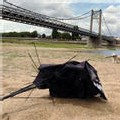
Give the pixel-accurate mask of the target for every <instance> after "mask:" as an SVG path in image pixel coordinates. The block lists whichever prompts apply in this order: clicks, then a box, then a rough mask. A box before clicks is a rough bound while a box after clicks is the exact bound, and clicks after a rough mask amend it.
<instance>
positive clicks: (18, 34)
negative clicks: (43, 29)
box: [2, 31, 38, 38]
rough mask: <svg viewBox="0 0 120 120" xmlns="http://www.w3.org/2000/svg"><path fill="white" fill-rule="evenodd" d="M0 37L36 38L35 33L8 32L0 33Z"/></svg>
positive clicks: (36, 34)
mask: <svg viewBox="0 0 120 120" xmlns="http://www.w3.org/2000/svg"><path fill="white" fill-rule="evenodd" d="M2 37H32V38H35V37H38V33H37V31H33V32H8V33H2Z"/></svg>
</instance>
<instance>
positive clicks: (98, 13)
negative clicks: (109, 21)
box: [88, 9, 102, 47]
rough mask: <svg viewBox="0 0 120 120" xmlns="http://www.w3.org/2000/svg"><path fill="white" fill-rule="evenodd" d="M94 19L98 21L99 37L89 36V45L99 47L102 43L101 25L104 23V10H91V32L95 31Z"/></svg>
mask: <svg viewBox="0 0 120 120" xmlns="http://www.w3.org/2000/svg"><path fill="white" fill-rule="evenodd" d="M94 20H97V22H98V35H99V38H93V37H89V42H88V45H89V46H92V47H97V46H99V45H100V44H101V41H102V34H101V25H102V10H101V9H100V10H91V20H90V32H91V33H92V32H93V23H94Z"/></svg>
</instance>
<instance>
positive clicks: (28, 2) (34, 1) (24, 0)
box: [0, 0, 120, 37]
mask: <svg viewBox="0 0 120 120" xmlns="http://www.w3.org/2000/svg"><path fill="white" fill-rule="evenodd" d="M7 1H8V2H10V3H13V4H15V5H18V6H20V7H23V8H26V9H29V10H32V11H34V12H37V13H40V14H44V15H47V16H51V17H58V18H69V17H75V16H80V15H82V14H84V13H86V12H88V11H90V10H91V9H93V10H99V9H102V14H103V16H104V18H105V21H106V23H107V27H108V28H109V31H108V30H107V28H106V26H105V24H104V22H103V23H102V33H104V34H105V35H112V36H118V37H120V22H119V20H120V12H119V11H120V0H7ZM0 4H2V1H0ZM63 22H67V23H69V24H74V25H79V27H82V28H85V29H89V27H90V18H88V19H84V20H79V21H71V22H70V21H63ZM0 26H2V27H0V33H1V32H11V31H16V32H21V31H30V32H32V31H34V30H37V31H38V33H39V34H43V33H45V34H47V35H50V34H51V31H52V30H51V29H48V28H43V27H37V26H32V25H26V24H22V23H16V22H10V21H4V20H0ZM97 30H98V24H97V21H96V20H94V31H97Z"/></svg>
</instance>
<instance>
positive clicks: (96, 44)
mask: <svg viewBox="0 0 120 120" xmlns="http://www.w3.org/2000/svg"><path fill="white" fill-rule="evenodd" d="M87 45H88V46H89V47H94V48H97V47H100V46H101V39H99V38H93V37H89V40H88V43H87Z"/></svg>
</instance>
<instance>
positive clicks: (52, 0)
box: [9, 0, 120, 3]
mask: <svg viewBox="0 0 120 120" xmlns="http://www.w3.org/2000/svg"><path fill="white" fill-rule="evenodd" d="M9 1H12V2H13V1H14V2H20V0H9ZM25 1H26V0H21V2H25ZM29 2H30V0H29ZM32 2H33V1H32ZM34 2H38V0H34ZM39 3H120V0H39Z"/></svg>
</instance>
